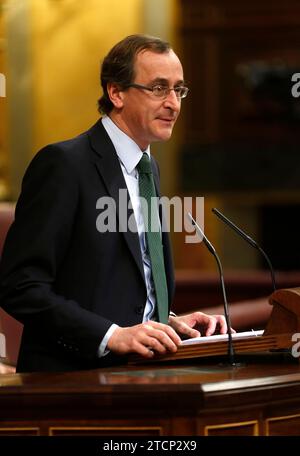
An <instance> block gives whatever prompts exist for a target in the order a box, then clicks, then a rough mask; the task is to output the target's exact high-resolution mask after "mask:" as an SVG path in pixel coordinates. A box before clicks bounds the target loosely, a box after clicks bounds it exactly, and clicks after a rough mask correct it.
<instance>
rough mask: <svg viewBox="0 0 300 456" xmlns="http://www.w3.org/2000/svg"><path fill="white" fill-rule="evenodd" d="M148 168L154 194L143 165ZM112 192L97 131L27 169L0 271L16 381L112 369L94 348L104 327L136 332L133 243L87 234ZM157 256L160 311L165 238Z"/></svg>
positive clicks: (44, 153)
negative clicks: (31, 375) (15, 323)
mask: <svg viewBox="0 0 300 456" xmlns="http://www.w3.org/2000/svg"><path fill="white" fill-rule="evenodd" d="M152 168H153V173H154V178H155V182H156V186H157V190H158V185H159V178H158V168H157V164H156V163H155V161H154V160H153V159H152ZM119 189H125V190H126V191H127V188H126V184H125V180H124V177H123V174H122V170H121V167H120V164H119V160H118V157H117V154H116V152H115V149H114V147H113V144H112V142H111V140H110V138H109V136H108V135H107V133H106V131H105V129H104V127H103V126H102V123H101V122H100V121H98V122H97V123H96V124H95V125H94V126H93V127H92V128H91V129H90V130H89V131H87V132H86V133H83V134H82V135H80V136H78V137H76V138H75V139H71V140H69V141H65V142H61V143H57V144H53V145H50V146H47V147H45V148H44V149H42V150H41V151H40V152H39V153H38V154H37V155H36V156H35V158H34V159H33V160H32V162H31V164H30V165H29V167H28V169H27V171H26V173H25V176H24V179H23V184H22V192H21V195H20V198H19V201H18V203H17V207H16V216H15V222H14V223H13V225H12V226H11V229H10V231H9V233H8V236H7V239H6V243H5V247H4V250H3V257H2V261H1V266H0V303H1V305H2V306H3V308H4V309H5V310H6V311H7V312H8V313H10V314H11V315H12V316H13V317H15V318H16V319H17V320H19V321H21V322H22V323H23V324H24V332H23V338H22V342H21V348H20V354H19V360H18V366H17V370H18V371H20V372H21V371H22V372H30V371H59V370H78V369H90V368H96V367H100V366H105V365H110V364H113V363H115V362H120V359H117V358H116V357H115V356H114V355H112V354H109V355H107V356H105V357H104V358H100V359H99V358H98V357H97V350H98V346H99V343H100V342H101V340H102V338H103V336H104V335H105V333H106V331H107V330H108V328H109V327H110V325H111V324H112V323H117V324H118V325H120V326H131V325H135V324H138V323H141V321H142V317H143V312H144V307H145V303H146V286H145V281H144V272H143V265H142V258H141V252H140V245H139V239H138V235H137V233H132V232H130V231H127V232H120V231H121V230H119V227H118V226H117V230H116V232H105V233H100V232H99V231H98V230H97V228H96V220H97V217H98V216H99V214H100V210H99V209H97V208H96V203H97V200H98V199H99V198H100V197H103V196H106V197H107V196H110V197H112V198H113V199H114V200H115V202H116V211H117V214H118V211H119V207H118V206H119ZM158 192H159V190H158ZM127 199H129V196H128V192H127ZM128 214H129V217H130V216H132V210H131V211H129V212H128ZM131 218H132V217H131ZM117 220H119V218H117ZM163 246H164V258H165V267H166V275H167V283H168V289H169V290H168V291H169V305H170V304H171V301H172V298H173V293H174V278H173V265H172V259H171V252H170V245H169V239H168V235H167V233H163Z"/></svg>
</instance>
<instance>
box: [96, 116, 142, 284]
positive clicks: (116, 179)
mask: <svg viewBox="0 0 300 456" xmlns="http://www.w3.org/2000/svg"><path fill="white" fill-rule="evenodd" d="M88 135H89V138H90V142H91V146H92V148H93V149H94V151H95V152H96V154H95V155H94V156H95V161H94V162H95V166H96V168H97V170H98V173H99V174H100V176H101V178H102V180H103V181H104V183H105V186H106V189H107V192H108V193H109V195H110V196H111V197H112V198H113V200H114V202H115V204H116V211H117V219H118V221H119V227H120V231H122V232H123V235H124V238H125V240H126V242H127V245H128V247H129V250H130V252H131V253H132V255H133V257H134V260H135V262H136V264H137V266H138V269H139V271H140V273H141V274H142V277H143V278H144V268H143V262H142V256H141V248H140V243H139V237H138V234H137V226H136V222H135V218H134V214H133V210H132V209H128V203H129V201H130V197H129V193H128V190H127V186H126V183H125V179H124V176H123V173H122V169H121V166H120V162H119V159H118V156H117V154H116V151H115V148H114V146H113V144H112V142H111V140H110V138H109V136H108V134H107V133H106V130H105V128H104V127H103V125H102V122H101V121H100V120H99V121H98V122H97V123H96V124H95V125H94V126H93V127H92V128H91V129H90V130H89V132H88ZM120 189H123V190H124V193H123V195H125V198H124V202H123V201H121V204H124V203H125V201H126V203H125V204H126V207H125V208H124V207H122V208H120V194H119V190H120ZM126 208H127V209H126ZM120 209H121V211H122V210H123V211H124V213H125V214H126V210H127V217H124V216H121V214H120ZM129 218H130V226H133V227H134V229H135V232H132V231H130V230H129V229H128V219H129Z"/></svg>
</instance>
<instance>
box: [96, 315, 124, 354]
mask: <svg viewBox="0 0 300 456" xmlns="http://www.w3.org/2000/svg"><path fill="white" fill-rule="evenodd" d="M117 328H119V326H118V325H116V324H115V323H113V324H112V325H111V326H110V327H109V329H108V331H107V333H106V334H105V336H104V337H103V339H102V342H101V344H100V345H99V348H98V358H102V357H103V356H105V355H107V354H108V353H109V352H110V350H108V349H107V348H106V346H107V343H108V340H109V338H110V337H111V336H112V335H113V333H114V332H115V330H116V329H117Z"/></svg>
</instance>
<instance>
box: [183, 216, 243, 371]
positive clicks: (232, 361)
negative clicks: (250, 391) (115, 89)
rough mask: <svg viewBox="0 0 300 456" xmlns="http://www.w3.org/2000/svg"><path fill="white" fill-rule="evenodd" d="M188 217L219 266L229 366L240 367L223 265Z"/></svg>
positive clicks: (203, 235) (201, 232) (198, 227)
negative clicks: (236, 359) (236, 356)
mask: <svg viewBox="0 0 300 456" xmlns="http://www.w3.org/2000/svg"><path fill="white" fill-rule="evenodd" d="M187 215H188V217H189V219H190V221H191V223H192V225H193V226H194V227H195V228H196V231H197V233H198V234H199V236H200V237H201V238H202V239H203V242H204V244H205V245H206V247H207V249H208V250H209V252H210V253H211V254H212V255H213V256H214V258H215V260H216V262H217V265H218V270H219V275H220V281H221V287H222V293H223V302H224V316H225V321H226V325H227V328H228V358H229V364H230V365H231V366H235V367H236V366H239V365H240V364H237V363H236V362H235V352H234V347H233V341H232V334H231V322H230V316H229V312H228V303H227V297H226V290H225V283H224V274H223V268H222V264H221V261H220V258H219V256H218V254H217V252H216V250H215V248H214V247H213V245H212V244H211V242H210V241H209V240H208V239H207V237H206V236H205V234H204V233H203V231H202V230H201V228H200V226H199V225H198V224H197V223H196V221H195V220H194V218H193V217H192V215H191V213H190V212H188V214H187Z"/></svg>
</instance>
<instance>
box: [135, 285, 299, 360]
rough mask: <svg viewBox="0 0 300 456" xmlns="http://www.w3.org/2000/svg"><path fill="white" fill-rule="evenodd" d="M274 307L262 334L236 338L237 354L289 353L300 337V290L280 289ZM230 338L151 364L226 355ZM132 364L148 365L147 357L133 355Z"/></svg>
mask: <svg viewBox="0 0 300 456" xmlns="http://www.w3.org/2000/svg"><path fill="white" fill-rule="evenodd" d="M269 302H270V304H271V305H272V306H273V310H272V312H271V315H270V318H269V321H268V323H267V326H266V328H265V330H264V332H263V334H262V335H259V336H255V335H254V336H249V335H248V336H245V337H241V338H236V339H235V338H233V346H234V351H235V353H236V354H238V355H239V354H243V353H250V352H252V353H257V352H268V351H279V350H289V349H291V347H292V345H293V344H294V343H295V341H293V340H292V336H293V334H295V333H299V337H300V288H288V289H281V290H277V291H275V292H274V293H272V295H271V296H270V298H269ZM227 352H228V339H227V340H224V339H223V340H221V341H216V340H214V339H213V338H212V340H211V341H209V340H206V341H205V342H201V341H200V342H199V343H193V344H190V345H189V344H187V345H181V346H179V347H178V350H177V352H176V353H168V354H166V355H156V356H154V357H153V358H152V359H151V360H147V363H148V362H157V361H159V360H161V361H169V360H170V361H171V360H173V361H175V360H177V359H188V358H200V357H208V356H217V355H218V356H220V355H226V354H227ZM129 362H130V363H133V364H136V363H140V362H145V358H141V357H138V356H133V357H132V358H131V359H130V361H129Z"/></svg>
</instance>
